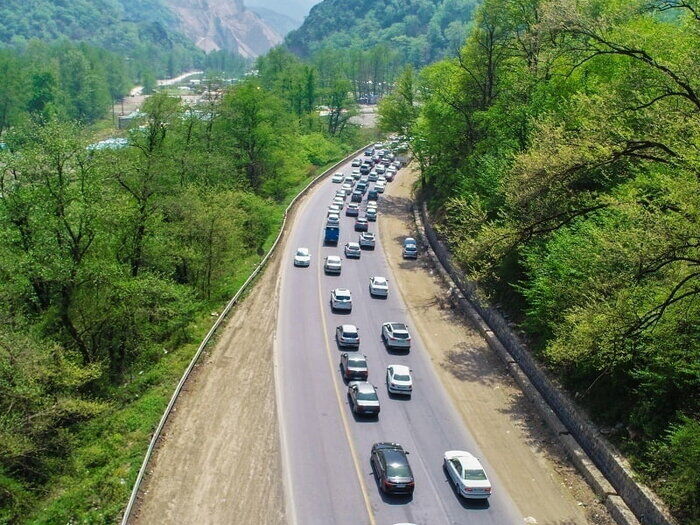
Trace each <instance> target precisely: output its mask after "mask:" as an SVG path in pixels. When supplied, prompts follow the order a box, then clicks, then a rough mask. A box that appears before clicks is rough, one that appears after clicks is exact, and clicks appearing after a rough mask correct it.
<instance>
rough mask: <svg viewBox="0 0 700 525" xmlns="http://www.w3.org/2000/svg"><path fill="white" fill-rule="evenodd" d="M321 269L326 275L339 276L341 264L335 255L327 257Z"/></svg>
mask: <svg viewBox="0 0 700 525" xmlns="http://www.w3.org/2000/svg"><path fill="white" fill-rule="evenodd" d="M323 269H324V270H325V271H326V273H336V274H338V275H340V270H341V262H340V257H338V256H337V255H329V256H328V257H326V260H325V261H324V263H323Z"/></svg>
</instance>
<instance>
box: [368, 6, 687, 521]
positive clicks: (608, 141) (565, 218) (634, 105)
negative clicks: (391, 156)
mask: <svg viewBox="0 0 700 525" xmlns="http://www.w3.org/2000/svg"><path fill="white" fill-rule="evenodd" d="M698 49H700V4H698V3H697V2H696V1H695V0H683V1H681V0H679V1H676V0H669V1H660V0H659V1H657V0H633V1H625V2H617V1H613V0H586V1H583V2H582V1H578V2H574V1H573V0H572V1H569V0H565V1H560V0H559V1H556V2H549V1H544V0H542V1H538V0H485V1H484V2H483V5H482V6H481V8H480V9H479V12H478V15H477V17H476V19H475V23H474V26H473V28H472V30H471V32H470V33H469V36H468V38H467V40H466V44H465V45H464V47H462V49H461V51H460V52H459V53H458V54H457V56H456V57H455V58H453V59H448V60H443V61H441V62H438V63H435V64H433V65H431V66H428V67H426V68H425V69H424V70H423V71H421V72H420V73H418V74H417V73H415V72H414V71H413V70H411V69H408V70H406V71H405V72H404V73H403V74H402V75H401V77H400V78H399V80H398V81H397V86H396V89H395V91H394V93H393V94H392V95H391V96H389V97H387V98H386V99H385V100H384V101H383V102H382V104H381V110H380V114H381V121H380V122H381V125H382V127H383V128H384V129H385V130H387V131H398V132H401V133H405V134H407V135H410V136H411V147H412V149H413V152H414V154H415V157H416V159H417V162H418V164H419V167H420V169H421V183H422V186H423V190H424V194H425V195H426V197H427V199H428V202H429V206H430V208H431V211H432V214H433V217H434V219H435V220H436V221H437V224H438V226H439V229H440V231H441V232H442V234H443V235H444V236H445V238H446V239H447V240H448V241H449V243H450V245H451V247H452V251H453V253H454V255H455V257H456V260H457V261H458V262H459V264H460V265H461V266H462V267H463V268H464V269H465V271H466V272H467V273H468V274H469V275H470V276H471V277H472V278H473V279H474V280H476V281H478V282H479V283H480V288H481V291H482V293H484V294H485V295H487V296H488V298H489V299H490V300H491V301H492V302H494V303H497V304H499V305H500V307H501V308H502V309H503V310H504V311H505V312H506V313H507V314H509V315H510V316H511V318H512V319H513V320H514V321H516V322H517V323H518V324H519V326H520V327H521V328H522V329H523V330H524V332H525V333H526V335H527V337H528V339H529V341H530V343H531V345H532V347H533V349H534V350H535V352H536V354H537V355H538V357H539V358H540V359H541V361H542V362H543V363H545V364H546V365H547V366H549V368H550V369H551V371H552V372H553V373H554V374H556V375H557V376H558V377H559V378H560V379H561V381H562V382H563V384H565V385H566V387H568V388H569V389H570V391H571V392H572V394H573V395H574V397H575V399H576V400H577V401H578V402H579V403H581V404H582V405H583V406H585V407H587V409H588V410H589V413H590V414H591V416H592V417H593V418H594V420H595V421H596V422H598V423H599V424H600V426H601V428H602V430H603V431H604V432H606V433H608V434H609V435H610V437H611V439H612V440H613V441H614V442H615V443H617V444H618V445H619V446H620V447H621V449H622V450H623V451H624V452H625V453H626V454H627V455H628V456H629V457H630V458H631V460H632V462H633V465H634V467H635V468H636V469H637V472H638V473H639V474H640V475H641V477H642V478H643V479H644V480H645V481H646V482H647V483H649V484H650V485H651V486H652V487H653V488H654V489H655V490H656V491H657V492H658V493H659V494H660V495H661V496H662V497H663V498H664V500H665V501H666V502H667V503H668V505H669V506H670V508H671V509H672V512H673V513H674V514H675V516H676V517H677V518H678V519H679V521H681V522H682V523H687V524H690V523H695V524H697V523H700V302H699V300H700V180H699V174H700V155H699V154H698V144H699V143H700V131H699V130H700V57H699V55H698Z"/></svg>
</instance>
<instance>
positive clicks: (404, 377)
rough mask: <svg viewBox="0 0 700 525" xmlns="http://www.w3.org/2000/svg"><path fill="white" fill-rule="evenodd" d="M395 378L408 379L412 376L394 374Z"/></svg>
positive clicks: (399, 379)
mask: <svg viewBox="0 0 700 525" xmlns="http://www.w3.org/2000/svg"><path fill="white" fill-rule="evenodd" d="M394 379H396V380H397V381H408V380H409V379H411V376H409V375H406V374H394Z"/></svg>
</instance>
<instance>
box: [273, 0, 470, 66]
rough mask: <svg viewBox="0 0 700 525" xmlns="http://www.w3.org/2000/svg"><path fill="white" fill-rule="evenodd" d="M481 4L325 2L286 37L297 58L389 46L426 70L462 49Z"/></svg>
mask: <svg viewBox="0 0 700 525" xmlns="http://www.w3.org/2000/svg"><path fill="white" fill-rule="evenodd" d="M478 3H479V0H434V1H432V2H427V1H426V0H324V1H323V2H321V3H320V4H318V5H316V6H314V7H313V8H312V9H311V12H310V13H309V16H308V17H307V18H306V20H305V21H304V24H303V25H302V26H301V27H300V28H299V29H297V30H296V31H292V32H291V33H290V34H289V35H287V39H286V45H287V47H288V48H289V49H290V50H292V51H293V52H295V53H297V54H299V55H301V56H308V55H310V54H311V53H313V52H314V51H316V50H318V49H321V48H324V47H335V48H339V49H340V48H359V49H367V48H370V47H373V46H375V45H377V44H388V45H389V46H391V47H392V48H394V49H396V50H397V51H399V52H400V53H401V54H402V55H403V57H404V58H405V60H407V61H409V62H413V63H415V64H425V63H428V62H431V61H433V60H435V59H437V58H440V57H442V56H444V55H446V54H448V53H451V52H452V51H453V50H455V49H457V48H458V47H460V46H461V44H462V42H463V40H464V38H465V36H466V33H467V29H468V25H469V23H470V22H471V19H472V16H473V14H474V10H475V7H476V6H477V5H478Z"/></svg>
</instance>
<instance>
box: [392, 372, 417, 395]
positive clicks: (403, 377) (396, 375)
mask: <svg viewBox="0 0 700 525" xmlns="http://www.w3.org/2000/svg"><path fill="white" fill-rule="evenodd" d="M386 389H387V390H388V391H389V393H390V394H400V395H403V396H410V395H411V394H412V393H413V378H412V377H411V369H410V368H408V367H407V366H406V365H389V366H387V367H386Z"/></svg>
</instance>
